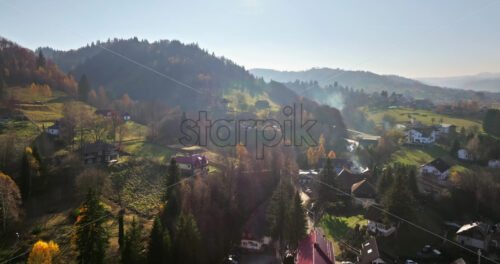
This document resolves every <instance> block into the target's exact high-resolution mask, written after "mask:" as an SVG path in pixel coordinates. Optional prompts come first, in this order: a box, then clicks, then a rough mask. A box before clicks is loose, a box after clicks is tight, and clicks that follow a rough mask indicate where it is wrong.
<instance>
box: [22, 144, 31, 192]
mask: <svg viewBox="0 0 500 264" xmlns="http://www.w3.org/2000/svg"><path fill="white" fill-rule="evenodd" d="M28 155H29V153H28V152H26V151H24V152H23V156H22V159H21V184H20V186H21V194H22V197H23V199H24V200H26V199H28V198H29V197H30V196H31V184H32V182H31V180H32V179H31V168H30V167H31V166H30V162H29V156H28Z"/></svg>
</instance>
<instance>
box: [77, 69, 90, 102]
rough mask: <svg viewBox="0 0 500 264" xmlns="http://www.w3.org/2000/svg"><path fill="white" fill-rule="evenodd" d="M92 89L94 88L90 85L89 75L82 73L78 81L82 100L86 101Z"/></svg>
mask: <svg viewBox="0 0 500 264" xmlns="http://www.w3.org/2000/svg"><path fill="white" fill-rule="evenodd" d="M91 89H92V88H91V86H90V82H89V79H87V75H85V74H84V75H82V77H81V78H80V81H79V82H78V95H79V96H80V100H82V101H84V102H86V101H87V100H88V96H89V92H90V90H91Z"/></svg>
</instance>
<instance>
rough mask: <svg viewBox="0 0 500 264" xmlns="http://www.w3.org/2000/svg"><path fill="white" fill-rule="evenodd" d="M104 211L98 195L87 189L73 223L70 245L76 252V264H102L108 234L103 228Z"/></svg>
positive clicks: (107, 242) (107, 243)
mask: <svg viewBox="0 0 500 264" xmlns="http://www.w3.org/2000/svg"><path fill="white" fill-rule="evenodd" d="M106 216H107V214H106V209H105V208H104V206H103V205H102V204H101V201H100V198H99V195H98V194H97V193H96V192H94V191H93V190H92V189H89V191H88V193H87V198H86V199H85V202H84V203H83V204H82V206H81V208H80V214H79V215H78V218H77V219H76V222H75V228H74V229H75V231H74V233H73V238H72V244H73V246H74V248H75V249H76V250H77V251H78V257H77V258H78V263H81V264H84V263H96V264H102V263H104V257H105V255H106V249H107V248H108V245H109V241H108V239H109V234H108V231H107V229H106V227H105V226H104V223H105V221H106Z"/></svg>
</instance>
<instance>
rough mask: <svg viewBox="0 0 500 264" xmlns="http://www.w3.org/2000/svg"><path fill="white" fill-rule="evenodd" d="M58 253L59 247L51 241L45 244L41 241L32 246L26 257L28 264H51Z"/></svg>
mask: <svg viewBox="0 0 500 264" xmlns="http://www.w3.org/2000/svg"><path fill="white" fill-rule="evenodd" d="M58 253H59V246H58V245H57V244H56V243H54V242H53V241H50V242H49V243H47V242H45V241H43V240H38V242H36V243H35V245H33V249H32V250H31V253H30V256H29V257H28V264H52V263H53V261H54V258H55V256H56V255H57V254H58Z"/></svg>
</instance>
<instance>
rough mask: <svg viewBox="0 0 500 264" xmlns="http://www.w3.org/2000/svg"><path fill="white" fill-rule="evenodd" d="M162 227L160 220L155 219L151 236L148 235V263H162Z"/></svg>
mask: <svg viewBox="0 0 500 264" xmlns="http://www.w3.org/2000/svg"><path fill="white" fill-rule="evenodd" d="M163 254H164V246H163V227H162V226H161V222H160V218H158V216H157V217H155V220H154V222H153V228H151V234H150V235H149V245H148V263H149V264H160V263H163V262H164V260H163V259H164V257H163Z"/></svg>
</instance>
